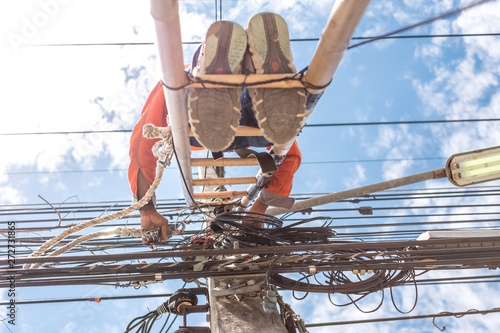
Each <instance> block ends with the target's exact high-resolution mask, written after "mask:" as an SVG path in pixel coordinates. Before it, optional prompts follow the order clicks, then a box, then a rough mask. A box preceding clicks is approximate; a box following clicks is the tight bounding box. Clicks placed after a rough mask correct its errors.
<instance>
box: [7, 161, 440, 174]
mask: <svg viewBox="0 0 500 333" xmlns="http://www.w3.org/2000/svg"><path fill="white" fill-rule="evenodd" d="M446 159H447V158H446V157H415V158H385V159H383V158H382V159H372V160H339V161H310V162H307V161H306V162H302V163H301V164H302V165H314V164H349V163H381V162H403V161H430V160H446ZM171 169H172V170H177V168H175V167H172V168H171ZM127 170H128V169H86V170H83V169H82V170H55V171H13V172H3V173H2V174H4V175H40V174H72V173H96V172H123V171H127Z"/></svg>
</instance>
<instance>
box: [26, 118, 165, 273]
mask: <svg viewBox="0 0 500 333" xmlns="http://www.w3.org/2000/svg"><path fill="white" fill-rule="evenodd" d="M143 135H144V136H145V137H147V138H157V137H158V136H159V137H161V138H162V140H160V141H158V142H157V143H155V146H154V147H153V154H154V155H155V156H156V157H158V167H157V170H156V177H155V179H154V181H153V184H151V186H150V187H149V189H148V191H147V192H146V194H145V195H144V197H143V198H142V199H141V200H139V201H138V202H136V203H134V204H132V205H131V206H129V207H128V208H125V209H123V210H121V211H119V212H115V213H112V214H109V215H106V216H103V217H98V218H95V219H91V220H88V221H84V222H81V223H78V224H77V225H75V226H72V227H70V228H68V229H66V230H64V231H63V232H62V233H60V234H59V235H58V236H56V237H54V238H52V239H50V240H48V241H46V242H45V243H43V244H42V245H41V246H40V247H39V248H38V249H37V250H35V251H34V252H33V253H31V254H30V255H29V258H35V257H39V256H40V255H42V254H43V253H45V252H46V251H48V250H50V249H51V248H53V247H54V246H55V245H57V244H58V243H59V242H60V241H62V240H63V239H65V238H66V237H68V236H69V235H71V234H74V233H75V232H78V231H81V230H84V229H87V228H90V227H93V226H96V225H100V224H103V223H105V222H108V221H112V220H115V219H119V218H122V217H124V216H126V215H128V214H130V213H131V212H133V211H134V210H137V209H139V208H141V207H142V206H144V205H146V204H147V203H148V202H149V200H150V199H151V198H152V197H153V194H154V193H155V190H156V188H157V187H158V185H159V184H160V181H161V178H162V176H163V170H164V169H165V165H170V161H171V160H172V155H173V149H172V131H171V129H170V126H168V127H155V126H153V125H149V124H148V125H145V126H144V128H143ZM155 147H156V148H155ZM155 149H156V150H155ZM90 235H91V234H90ZM84 237H85V236H84ZM80 238H81V237H80ZM78 239H79V238H78ZM78 239H76V240H78ZM76 240H75V241H76ZM70 244H71V243H70ZM68 245H69V244H68ZM68 245H66V246H68ZM75 245H76V244H75ZM63 248H65V247H63ZM61 249H62V248H61ZM68 250H69V248H68ZM58 251H59V250H58ZM62 252H64V251H62ZM62 252H60V253H62ZM53 255H54V256H55V255H57V254H53ZM35 266H37V267H39V265H34V266H32V264H24V266H23V268H24V269H29V268H32V267H33V268H34V267H35Z"/></svg>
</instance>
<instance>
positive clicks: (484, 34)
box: [30, 0, 500, 47]
mask: <svg viewBox="0 0 500 333" xmlns="http://www.w3.org/2000/svg"><path fill="white" fill-rule="evenodd" d="M215 1H217V0H215ZM215 15H216V18H215V20H216V21H217V20H218V18H217V11H216V12H215ZM495 36H500V33H497V32H491V33H482V34H428V35H407V36H385V37H377V36H366V37H361V36H359V37H352V38H351V39H352V40H373V39H376V40H379V39H423V38H462V37H495ZM317 41H319V38H318V37H312V38H290V42H317ZM182 44H183V45H199V44H201V41H187V42H182ZM151 45H154V43H153V42H116V43H61V44H58V43H51V44H31V45H30V46H63V47H64V46H151Z"/></svg>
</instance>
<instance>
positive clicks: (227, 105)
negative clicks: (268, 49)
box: [188, 21, 247, 152]
mask: <svg viewBox="0 0 500 333" xmlns="http://www.w3.org/2000/svg"><path fill="white" fill-rule="evenodd" d="M246 48H247V36H246V32H245V30H244V29H243V27H241V26H240V25H238V24H237V23H234V22H229V21H217V22H215V23H214V24H212V25H211V26H210V28H209V29H208V31H207V35H206V38H205V43H204V44H203V46H202V47H201V51H200V56H199V58H198V64H197V65H196V67H195V68H194V69H193V74H194V75H195V76H196V75H198V74H238V73H241V68H242V66H241V63H242V60H243V56H244V55H245V52H246ZM240 95H241V88H240V87H234V88H214V89H212V88H201V89H196V88H192V89H190V90H189V97H188V110H189V122H190V124H191V128H192V130H193V133H194V136H195V137H196V139H197V140H198V141H199V142H200V143H201V144H202V145H203V146H204V147H206V148H207V149H209V150H211V151H215V152H218V151H223V150H224V149H226V148H227V147H229V145H230V144H231V143H232V142H233V140H234V138H235V136H236V130H237V128H238V126H239V121H240V118H241V104H240Z"/></svg>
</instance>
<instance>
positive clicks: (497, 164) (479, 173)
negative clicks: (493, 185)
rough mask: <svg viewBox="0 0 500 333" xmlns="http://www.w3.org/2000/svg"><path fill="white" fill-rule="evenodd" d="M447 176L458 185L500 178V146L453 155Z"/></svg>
mask: <svg viewBox="0 0 500 333" xmlns="http://www.w3.org/2000/svg"><path fill="white" fill-rule="evenodd" d="M446 176H447V177H448V179H449V181H450V182H451V183H452V184H454V185H457V186H465V185H471V184H477V183H482V182H487V181H491V180H496V179H500V146H499V147H492V148H487V149H481V150H476V151H471V152H467V153H460V154H455V155H453V156H451V157H450V158H449V159H448V161H447V162H446Z"/></svg>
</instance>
